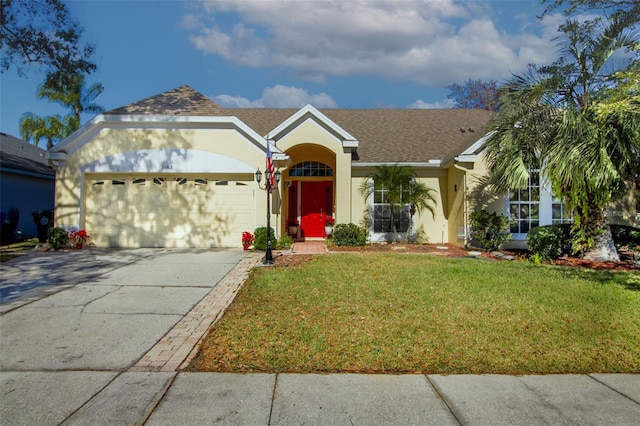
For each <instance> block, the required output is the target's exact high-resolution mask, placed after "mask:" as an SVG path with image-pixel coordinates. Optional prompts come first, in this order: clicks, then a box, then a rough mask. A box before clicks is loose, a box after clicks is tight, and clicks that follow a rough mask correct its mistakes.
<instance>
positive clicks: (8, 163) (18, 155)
mask: <svg viewBox="0 0 640 426" xmlns="http://www.w3.org/2000/svg"><path fill="white" fill-rule="evenodd" d="M45 152H46V151H45V150H44V149H41V148H38V147H37V146H35V145H32V144H29V143H27V142H25V141H23V140H21V139H18V138H16V137H14V136H11V135H7V134H6V133H0V169H2V172H3V173H4V172H17V173H27V174H37V175H44V177H48V176H51V177H54V176H55V175H56V172H55V170H54V169H53V168H51V167H49V164H48V162H47V160H46V159H45V157H44V154H45Z"/></svg>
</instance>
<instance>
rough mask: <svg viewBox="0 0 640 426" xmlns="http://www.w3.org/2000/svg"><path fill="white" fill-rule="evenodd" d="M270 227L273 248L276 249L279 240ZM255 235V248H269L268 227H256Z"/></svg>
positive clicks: (263, 249)
mask: <svg viewBox="0 0 640 426" xmlns="http://www.w3.org/2000/svg"><path fill="white" fill-rule="evenodd" d="M270 229H271V250H274V249H275V248H276V247H277V245H278V240H277V239H276V234H275V232H274V231H273V228H270ZM253 235H254V237H255V238H254V240H253V248H255V249H256V250H262V251H266V250H267V227H266V226H261V227H259V228H256V230H255V232H254V233H253Z"/></svg>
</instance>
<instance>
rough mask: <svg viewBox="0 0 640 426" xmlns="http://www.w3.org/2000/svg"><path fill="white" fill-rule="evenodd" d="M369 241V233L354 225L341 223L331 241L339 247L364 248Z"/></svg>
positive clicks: (336, 227) (334, 230)
mask: <svg viewBox="0 0 640 426" xmlns="http://www.w3.org/2000/svg"><path fill="white" fill-rule="evenodd" d="M368 239H369V231H367V230H366V229H365V228H361V227H359V226H357V225H356V224H354V223H339V224H337V225H336V226H335V227H334V228H333V234H331V241H332V242H333V244H335V245H337V246H348V247H354V246H364V245H366V244H367V240H368Z"/></svg>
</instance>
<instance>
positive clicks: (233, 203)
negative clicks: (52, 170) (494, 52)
mask: <svg viewBox="0 0 640 426" xmlns="http://www.w3.org/2000/svg"><path fill="white" fill-rule="evenodd" d="M489 118H490V113H489V112H487V111H483V110H466V109H444V110H407V109H368V110H365V109H327V110H322V111H319V110H317V109H316V108H314V107H312V106H310V105H307V106H305V107H303V108H301V109H298V110H296V109H227V108H222V107H220V106H219V105H217V104H216V103H214V102H213V101H211V100H210V99H208V98H207V97H205V96H204V95H202V94H200V93H198V92H197V91H195V90H193V89H192V88H190V87H189V86H181V87H178V88H177V89H174V90H170V91H168V92H165V93H162V94H159V95H157V96H153V97H150V98H147V99H144V100H142V101H139V102H135V103H133V104H130V105H127V106H124V107H122V108H117V109H114V110H112V111H109V112H107V113H105V114H103V115H99V116H97V117H95V118H94V119H93V120H91V121H90V122H89V123H87V124H86V125H84V126H83V127H81V128H80V129H79V130H78V131H77V132H75V133H74V134H73V135H71V136H70V137H69V138H67V139H66V140H64V141H63V142H61V143H60V144H58V145H57V146H55V147H54V148H53V149H52V150H50V151H49V153H48V156H49V158H50V160H52V162H53V163H54V164H55V165H56V166H57V185H56V225H57V226H65V227H69V228H78V229H86V230H87V231H88V233H89V234H90V235H91V236H92V238H93V240H94V242H95V243H96V244H97V245H98V246H106V247H239V246H241V234H242V232H243V231H253V230H254V229H255V228H256V227H258V226H265V225H266V216H267V211H266V210H267V193H266V191H265V190H264V189H263V184H264V179H263V182H262V185H261V184H258V183H257V182H256V180H255V172H256V170H257V169H260V170H261V171H263V172H264V169H265V155H266V151H267V141H269V143H270V149H271V152H272V158H273V161H274V163H275V167H276V168H278V169H279V170H280V172H281V180H280V182H279V184H278V185H277V187H276V188H275V189H274V190H273V192H272V195H271V197H272V198H271V200H272V203H271V225H272V226H273V227H274V228H275V230H276V234H278V235H283V234H285V233H287V232H288V229H287V224H288V223H289V222H290V221H297V222H298V223H299V224H300V226H299V228H298V232H297V234H296V235H294V238H297V239H303V238H324V237H325V234H324V221H325V220H326V218H327V217H333V218H334V219H335V221H336V223H355V224H358V225H364V226H367V227H368V228H369V229H370V235H371V240H372V241H384V240H388V239H389V238H390V236H389V235H387V234H386V233H385V232H383V230H385V229H387V228H386V226H385V223H387V224H388V217H387V216H386V214H385V208H384V204H382V203H381V200H383V198H384V193H383V192H377V193H375V194H374V196H373V197H370V198H369V199H365V198H364V197H363V196H362V195H361V193H360V190H359V188H360V186H361V184H362V182H363V180H364V179H365V178H366V176H367V175H368V174H369V173H370V172H372V171H373V170H374V167H375V166H376V165H379V164H389V165H391V164H402V165H408V166H411V167H413V169H414V170H415V171H416V173H417V175H418V178H419V179H420V181H422V182H424V183H425V184H426V185H428V186H429V187H431V188H433V189H435V191H436V193H437V201H438V203H437V206H436V214H435V216H432V215H431V213H430V212H428V211H427V212H423V213H421V214H417V215H415V216H414V217H413V221H414V223H413V225H412V229H414V230H416V231H417V234H418V235H419V236H420V237H421V238H422V239H423V240H427V241H429V242H433V243H453V244H464V243H465V239H466V238H467V232H466V229H467V222H468V221H467V216H468V214H469V213H470V211H471V209H473V208H476V206H481V207H484V208H489V209H491V210H494V211H500V212H505V213H507V214H509V215H510V216H511V217H512V218H514V214H513V213H514V212H511V211H509V210H510V208H512V207H513V206H515V207H516V208H517V209H518V213H517V214H516V215H515V221H516V222H517V224H518V226H519V228H518V229H517V230H522V231H524V234H522V233H516V234H514V235H515V236H516V238H524V235H526V229H527V228H528V227H529V226H531V225H532V223H533V222H532V221H533V220H534V218H533V214H534V212H533V211H532V210H531V209H529V210H527V209H522V207H528V208H530V207H531V205H527V204H526V203H527V202H530V201H527V200H525V199H524V198H525V197H524V194H519V195H518V197H519V198H517V200H515V201H514V198H513V195H512V196H511V197H510V198H505V197H504V196H503V195H495V196H492V195H491V194H487V193H486V192H485V191H484V190H483V189H484V185H483V184H482V181H483V177H484V176H485V168H484V166H483V163H482V159H481V156H480V155H479V150H480V148H481V147H482V143H483V136H484V134H485V133H484V128H485V126H486V124H487V122H488V120H489ZM542 189H544V188H542ZM533 190H534V191H537V190H538V189H536V188H534V189H533ZM530 195H531V193H529V194H528V195H527V197H526V198H528V199H529V200H530V198H531V197H530ZM545 197H546V198H545V200H546V201H545V203H546V204H544V205H543V204H542V200H540V205H537V207H536V208H537V209H538V210H539V211H538V212H537V213H536V214H537V217H536V218H535V221H536V223H535V224H536V225H537V224H538V223H540V224H544V223H545V222H546V223H551V221H552V220H554V216H553V212H554V211H555V210H554V209H556V207H554V203H553V201H554V200H553V199H552V197H550V195H549V196H546V195H545ZM514 202H515V203H516V204H514ZM543 209H544V213H543ZM525 210H527V212H526V214H525V213H523V212H525ZM547 210H548V212H547ZM556 210H557V209H556ZM523 215H524V216H525V217H523ZM556 216H557V214H556ZM408 220H409V215H408V214H406V215H404V216H403V217H402V218H401V221H400V223H399V226H400V228H403V227H406V226H408ZM385 221H387V222H385ZM514 223H515V222H514ZM519 234H520V235H519Z"/></svg>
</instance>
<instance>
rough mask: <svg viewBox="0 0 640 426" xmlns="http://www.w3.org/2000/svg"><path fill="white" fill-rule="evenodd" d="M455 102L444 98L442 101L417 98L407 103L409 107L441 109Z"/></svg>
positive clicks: (449, 106)
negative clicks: (427, 100) (426, 100)
mask: <svg viewBox="0 0 640 426" xmlns="http://www.w3.org/2000/svg"><path fill="white" fill-rule="evenodd" d="M454 104H455V102H454V101H453V99H445V100H442V101H436V102H425V101H421V100H417V101H415V102H412V103H410V104H409V105H407V108H409V109H443V108H453V106H454Z"/></svg>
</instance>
